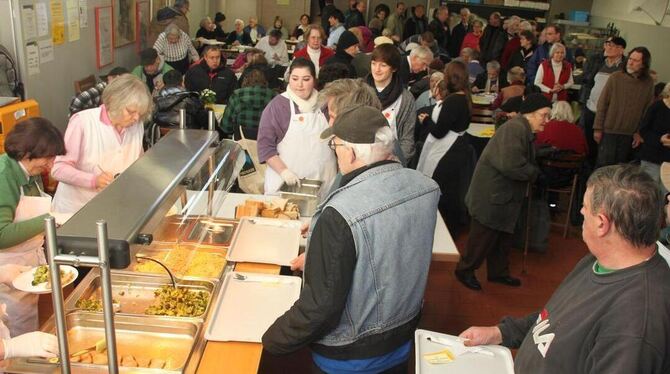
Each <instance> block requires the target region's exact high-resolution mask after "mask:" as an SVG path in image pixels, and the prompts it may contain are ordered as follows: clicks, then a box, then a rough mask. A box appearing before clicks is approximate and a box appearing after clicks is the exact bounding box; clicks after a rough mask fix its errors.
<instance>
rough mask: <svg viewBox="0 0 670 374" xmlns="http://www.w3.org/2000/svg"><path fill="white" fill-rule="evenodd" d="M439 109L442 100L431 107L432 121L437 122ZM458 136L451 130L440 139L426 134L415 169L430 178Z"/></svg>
mask: <svg viewBox="0 0 670 374" xmlns="http://www.w3.org/2000/svg"><path fill="white" fill-rule="evenodd" d="M441 109H442V102H440V103H438V104H437V105H435V107H434V108H433V113H432V115H431V119H432V120H433V122H435V123H437V118H438V116H439V115H440V110H441ZM458 136H459V134H458V133H456V132H453V131H449V132H448V133H447V135H445V136H444V137H443V138H442V139H437V138H436V137H434V136H433V135H432V134H428V137H427V138H426V141H425V142H424V143H423V148H422V149H421V155H420V156H419V163H418V164H417V165H416V170H418V171H420V172H421V173H423V175H425V176H427V177H428V178H432V177H433V173H435V169H436V168H437V164H438V163H439V162H440V160H441V159H442V157H444V155H445V154H446V153H447V152H448V151H449V149H450V148H451V146H452V145H454V143H455V142H456V140H457V139H458Z"/></svg>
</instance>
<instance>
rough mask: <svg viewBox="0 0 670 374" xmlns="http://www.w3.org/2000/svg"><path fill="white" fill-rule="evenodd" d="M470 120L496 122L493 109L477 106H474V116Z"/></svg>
mask: <svg viewBox="0 0 670 374" xmlns="http://www.w3.org/2000/svg"><path fill="white" fill-rule="evenodd" d="M470 121H471V122H476V123H489V124H494V123H495V120H494V119H493V111H492V110H490V109H484V108H477V107H473V108H472V117H471V119H470Z"/></svg>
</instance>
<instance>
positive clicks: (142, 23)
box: [135, 0, 151, 53]
mask: <svg viewBox="0 0 670 374" xmlns="http://www.w3.org/2000/svg"><path fill="white" fill-rule="evenodd" d="M135 15H136V21H135V23H136V24H137V37H136V40H137V41H136V44H137V52H138V53H139V52H140V51H142V50H143V49H145V48H147V47H149V46H148V45H147V40H148V38H149V24H150V23H151V3H149V0H141V1H139V0H138V1H137V9H136V11H135Z"/></svg>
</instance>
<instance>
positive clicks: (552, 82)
mask: <svg viewBox="0 0 670 374" xmlns="http://www.w3.org/2000/svg"><path fill="white" fill-rule="evenodd" d="M566 53H567V50H566V49H565V46H564V45H563V44H561V43H554V44H553V45H552V46H551V49H550V50H549V58H548V59H546V60H544V61H543V62H542V63H541V64H540V66H539V67H538V68H537V74H536V75H535V85H536V86H538V87H539V88H540V90H541V91H542V94H544V96H545V97H546V98H547V99H549V100H551V101H552V102H556V101H565V100H568V88H570V87H572V85H573V84H574V80H573V79H572V64H570V63H569V62H567V61H565V54H566Z"/></svg>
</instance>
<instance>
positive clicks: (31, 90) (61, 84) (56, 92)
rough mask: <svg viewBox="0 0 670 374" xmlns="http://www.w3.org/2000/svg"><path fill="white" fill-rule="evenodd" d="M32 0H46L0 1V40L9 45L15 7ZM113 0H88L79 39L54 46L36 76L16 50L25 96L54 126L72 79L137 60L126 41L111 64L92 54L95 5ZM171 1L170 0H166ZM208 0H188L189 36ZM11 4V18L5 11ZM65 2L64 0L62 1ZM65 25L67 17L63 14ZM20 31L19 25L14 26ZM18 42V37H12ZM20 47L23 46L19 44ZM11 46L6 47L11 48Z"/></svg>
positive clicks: (59, 122) (62, 120)
mask: <svg viewBox="0 0 670 374" xmlns="http://www.w3.org/2000/svg"><path fill="white" fill-rule="evenodd" d="M36 1H46V3H47V4H49V1H48V0H0V43H2V44H3V45H6V46H8V47H9V45H10V42H9V41H10V40H12V39H15V37H14V36H13V35H9V32H8V30H9V31H11V27H10V26H8V25H9V24H11V23H12V21H14V22H15V21H16V20H18V19H20V18H19V13H18V8H19V5H20V4H31V3H34V2H36ZM112 1H113V0H88V27H87V28H83V29H80V39H79V40H77V41H74V42H70V41H69V40H68V39H67V32H66V42H65V43H64V44H62V45H58V46H54V57H55V59H54V61H51V62H47V63H44V64H40V72H39V74H36V75H30V76H29V75H27V71H26V66H25V63H24V62H23V61H22V58H23V51H19V53H18V55H19V57H17V59H19V60H21V61H19V65H20V67H21V70H22V71H21V74H22V79H23V82H24V84H25V87H26V95H27V98H33V99H35V100H37V102H38V103H39V104H40V110H41V112H42V116H44V117H46V118H48V119H50V120H51V121H52V122H53V123H54V124H55V125H56V126H58V127H59V128H61V129H65V127H66V125H67V114H68V106H69V104H70V100H71V98H72V96H73V95H74V81H75V80H79V79H82V78H84V77H86V76H88V75H90V74H95V75H96V76H100V75H104V74H105V73H106V72H108V71H109V70H111V69H112V68H113V67H116V66H123V67H125V68H128V69H129V70H131V69H132V68H133V67H135V66H136V65H137V64H138V63H139V57H138V56H137V52H136V50H135V48H136V46H135V44H134V43H133V44H129V45H126V46H123V47H120V48H115V49H114V63H113V64H111V65H108V66H105V67H103V68H102V69H100V70H98V69H97V67H96V55H95V8H96V7H98V6H108V5H110V4H111V3H112ZM170 2H171V1H170ZM209 2H210V0H192V1H191V12H190V14H189V21H190V28H191V32H192V35H195V31H196V30H197V29H198V27H199V26H198V24H199V22H200V18H202V17H203V16H205V15H206V14H207V13H208V12H209V9H210V6H209ZM10 3H11V4H12V8H13V9H12V10H13V11H14V14H13V17H10V14H9V12H6V11H5V10H6V9H8V8H9V4H10ZM63 3H65V1H63ZM66 24H67V16H66ZM14 29H15V30H16V29H18V30H20V29H21V28H20V25H18V27H15V28H14ZM16 39H17V41H18V42H20V41H21V40H22V38H21V37H20V36H19V37H16ZM21 48H24V47H21ZM11 49H12V48H10V50H11Z"/></svg>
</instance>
